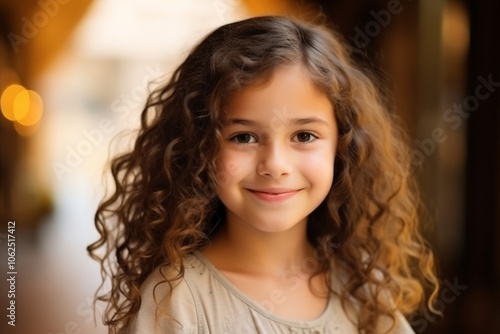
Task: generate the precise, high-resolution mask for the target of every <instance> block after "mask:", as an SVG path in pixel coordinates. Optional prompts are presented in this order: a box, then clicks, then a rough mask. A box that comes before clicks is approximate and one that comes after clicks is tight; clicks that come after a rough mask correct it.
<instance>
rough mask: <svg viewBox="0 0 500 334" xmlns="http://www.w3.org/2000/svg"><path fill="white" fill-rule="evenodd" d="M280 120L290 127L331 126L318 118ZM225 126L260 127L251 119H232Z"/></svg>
mask: <svg viewBox="0 0 500 334" xmlns="http://www.w3.org/2000/svg"><path fill="white" fill-rule="evenodd" d="M278 120H280V121H282V122H283V123H285V124H288V125H306V124H318V125H323V126H330V124H329V123H328V122H327V121H325V120H324V119H321V118H318V117H307V118H287V119H280V118H278ZM224 125H226V126H230V125H246V126H258V125H259V123H258V122H256V121H252V120H250V119H244V118H231V119H229V120H227V121H226V122H225V123H224Z"/></svg>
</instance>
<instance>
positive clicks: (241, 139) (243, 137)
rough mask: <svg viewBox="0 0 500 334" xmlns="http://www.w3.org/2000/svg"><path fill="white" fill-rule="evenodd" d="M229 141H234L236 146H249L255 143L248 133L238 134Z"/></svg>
mask: <svg viewBox="0 0 500 334" xmlns="http://www.w3.org/2000/svg"><path fill="white" fill-rule="evenodd" d="M231 141H234V142H236V143H238V144H249V143H252V142H256V140H255V138H254V137H253V136H252V135H251V134H249V133H240V134H237V135H236V136H233V137H232V138H231Z"/></svg>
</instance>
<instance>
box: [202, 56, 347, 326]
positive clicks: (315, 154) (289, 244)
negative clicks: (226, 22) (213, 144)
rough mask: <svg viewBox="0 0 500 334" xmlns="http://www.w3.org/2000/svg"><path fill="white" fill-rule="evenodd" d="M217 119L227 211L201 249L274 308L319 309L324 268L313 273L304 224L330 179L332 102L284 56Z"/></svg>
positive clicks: (286, 312)
mask: <svg viewBox="0 0 500 334" xmlns="http://www.w3.org/2000/svg"><path fill="white" fill-rule="evenodd" d="M225 121H226V122H225V126H224V128H223V131H222V135H223V138H224V143H223V145H222V147H221V152H220V155H219V157H218V161H217V165H218V169H219V170H218V172H219V175H221V178H220V182H219V185H218V196H219V198H220V200H221V201H222V203H223V204H224V205H225V207H226V216H227V221H226V224H225V225H224V228H222V229H221V231H220V232H219V233H218V234H217V235H216V236H215V237H214V238H213V240H212V242H211V244H210V245H209V246H207V247H206V248H205V249H203V250H202V253H203V254H204V255H205V257H207V258H208V259H209V260H210V261H211V262H212V263H213V265H214V266H215V267H216V268H217V269H218V270H219V271H220V272H221V273H222V274H223V275H224V276H225V277H226V278H228V279H229V280H230V281H231V282H232V283H233V284H234V285H235V286H236V287H237V288H238V289H240V290H241V291H242V292H243V293H244V294H246V295H247V296H248V297H250V298H251V299H252V300H254V301H255V302H257V303H260V304H261V305H262V306H263V307H265V308H267V309H268V310H269V311H271V312H273V313H275V314H276V315H279V316H282V317H285V318H288V319H293V320H311V319H314V318H317V317H318V316H319V315H320V314H321V313H322V312H323V311H324V309H325V307H326V304H327V301H328V288H327V286H326V283H325V274H322V275H316V276H314V277H312V279H311V276H312V272H313V271H314V269H315V265H317V263H316V261H315V260H314V256H313V252H314V250H313V247H312V245H310V243H309V242H308V240H307V237H306V226H307V220H308V215H309V214H310V213H311V212H312V211H313V210H314V209H315V208H317V207H318V206H319V204H321V202H322V201H323V200H324V199H325V197H326V196H327V194H328V192H329V190H330V188H331V185H332V181H333V170H334V158H335V151H336V146H337V139H338V133H337V125H336V122H335V117H334V111H333V107H332V105H331V103H330V101H329V100H328V98H327V97H326V96H325V95H324V94H323V93H322V92H321V91H319V90H318V89H317V88H316V87H315V86H314V85H313V83H312V82H311V80H310V79H309V78H308V76H307V74H306V73H305V71H304V69H303V67H302V66H301V65H289V66H285V67H280V68H277V69H276V70H275V72H274V73H273V75H272V76H271V78H270V81H269V82H267V83H266V84H265V85H259V86H251V87H247V88H245V89H243V90H242V91H241V92H239V93H238V94H237V95H236V96H235V97H233V98H232V99H231V100H230V102H229V104H228V109H227V118H226V120H225ZM276 194H278V195H276ZM228 250H230V251H228Z"/></svg>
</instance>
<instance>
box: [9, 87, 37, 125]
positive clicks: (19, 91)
mask: <svg viewBox="0 0 500 334" xmlns="http://www.w3.org/2000/svg"><path fill="white" fill-rule="evenodd" d="M0 102H1V107H2V114H3V115H4V116H5V118H7V119H8V120H10V121H15V122H17V123H18V124H19V125H22V126H25V127H31V126H33V125H36V124H37V123H38V122H39V121H40V118H41V117H42V114H43V101H42V98H41V96H40V95H39V94H38V93H37V92H35V91H32V90H27V89H26V88H24V87H23V86H21V85H16V84H14V85H10V86H8V87H7V88H6V89H5V90H4V92H3V94H2V97H1V101H0ZM18 132H19V131H18ZM24 132H25V131H23V133H24Z"/></svg>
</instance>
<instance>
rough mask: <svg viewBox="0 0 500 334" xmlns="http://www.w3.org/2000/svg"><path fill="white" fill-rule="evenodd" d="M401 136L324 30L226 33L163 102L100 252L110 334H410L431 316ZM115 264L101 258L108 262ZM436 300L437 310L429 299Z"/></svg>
mask: <svg viewBox="0 0 500 334" xmlns="http://www.w3.org/2000/svg"><path fill="white" fill-rule="evenodd" d="M410 167H411V161H410V155H409V151H408V148H407V146H405V144H404V143H403V140H402V133H401V130H400V129H399V128H398V127H396V126H395V125H394V123H393V121H392V116H391V115H390V114H389V113H388V112H387V110H386V109H385V108H384V106H383V103H382V101H381V98H380V96H379V93H378V92H377V89H376V87H375V86H374V84H373V82H372V81H371V80H370V79H369V77H368V76H367V75H366V74H364V73H363V72H362V71H361V70H360V69H359V68H357V67H356V66H355V65H354V64H353V62H352V61H351V59H350V58H349V55H348V53H347V52H346V48H345V47H344V46H343V44H342V43H341V42H340V38H339V37H338V36H337V35H336V34H335V33H333V32H332V31H330V30H329V29H327V28H324V27H321V26H318V25H313V24H307V23H301V22H298V21H295V20H292V19H289V18H285V17H257V18H251V19H248V20H244V21H241V22H236V23H232V24H228V25H225V26H223V27H220V28H218V29H217V30H215V31H214V32H213V33H211V34H210V35H208V36H207V37H206V38H205V39H204V40H203V41H202V42H201V43H200V44H199V45H197V46H196V47H195V48H194V49H193V51H192V52H191V54H190V55H189V56H188V57H187V59H186V60H185V61H184V62H183V63H182V64H181V65H180V66H179V68H178V69H177V70H176V71H175V72H174V74H173V77H172V78H171V80H170V81H169V82H168V84H166V85H165V86H164V87H162V88H161V89H159V90H157V91H156V92H154V93H153V94H152V95H151V97H150V99H149V100H148V103H147V105H146V107H145V108H144V111H143V113H142V117H141V130H140V133H139V136H138V138H137V140H136V143H135V146H134V148H133V149H132V151H131V152H129V153H127V154H124V155H122V156H119V157H117V158H116V159H114V160H113V162H112V168H111V170H112V175H113V178H114V184H115V189H114V192H113V193H112V194H111V196H110V197H109V198H107V199H106V200H105V201H103V202H102V203H101V204H100V206H99V208H98V210H97V213H96V218H95V220H96V226H97V229H98V231H99V233H100V234H101V238H100V239H99V240H98V241H97V242H95V243H94V244H92V245H90V246H89V252H90V254H91V255H92V256H93V257H94V258H95V259H98V260H99V261H100V263H101V265H102V273H103V277H104V280H106V279H107V278H110V279H111V283H112V285H111V291H110V292H109V293H106V294H101V295H99V296H98V299H99V300H101V301H106V302H107V305H108V307H107V310H106V313H105V323H106V324H107V325H108V326H109V329H110V332H111V333H123V332H126V333H216V334H219V333H237V334H240V333H358V332H362V333H376V332H379V333H384V332H385V333H412V332H413V331H412V329H411V327H410V325H409V323H408V322H407V321H406V320H405V318H404V316H403V314H404V315H409V314H410V313H411V312H413V311H415V310H416V309H417V308H419V307H420V306H422V304H425V303H426V304H427V306H428V307H429V308H430V309H431V310H433V311H434V312H435V310H434V309H433V308H432V302H433V300H434V299H435V297H436V294H437V291H438V282H437V278H436V276H435V273H434V264H433V256H432V253H431V251H430V249H429V248H428V246H427V245H426V243H425V241H424V240H423V238H422V236H421V234H420V232H419V224H418V213H417V207H416V203H417V195H416V187H415V184H414V181H413V180H412V179H411V178H409V177H408V175H407V174H408V173H406V171H408V169H409V168H410ZM101 248H103V249H104V255H102V254H103V253H102V252H101V251H100V249H101ZM427 292H430V297H426V295H428V294H427Z"/></svg>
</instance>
